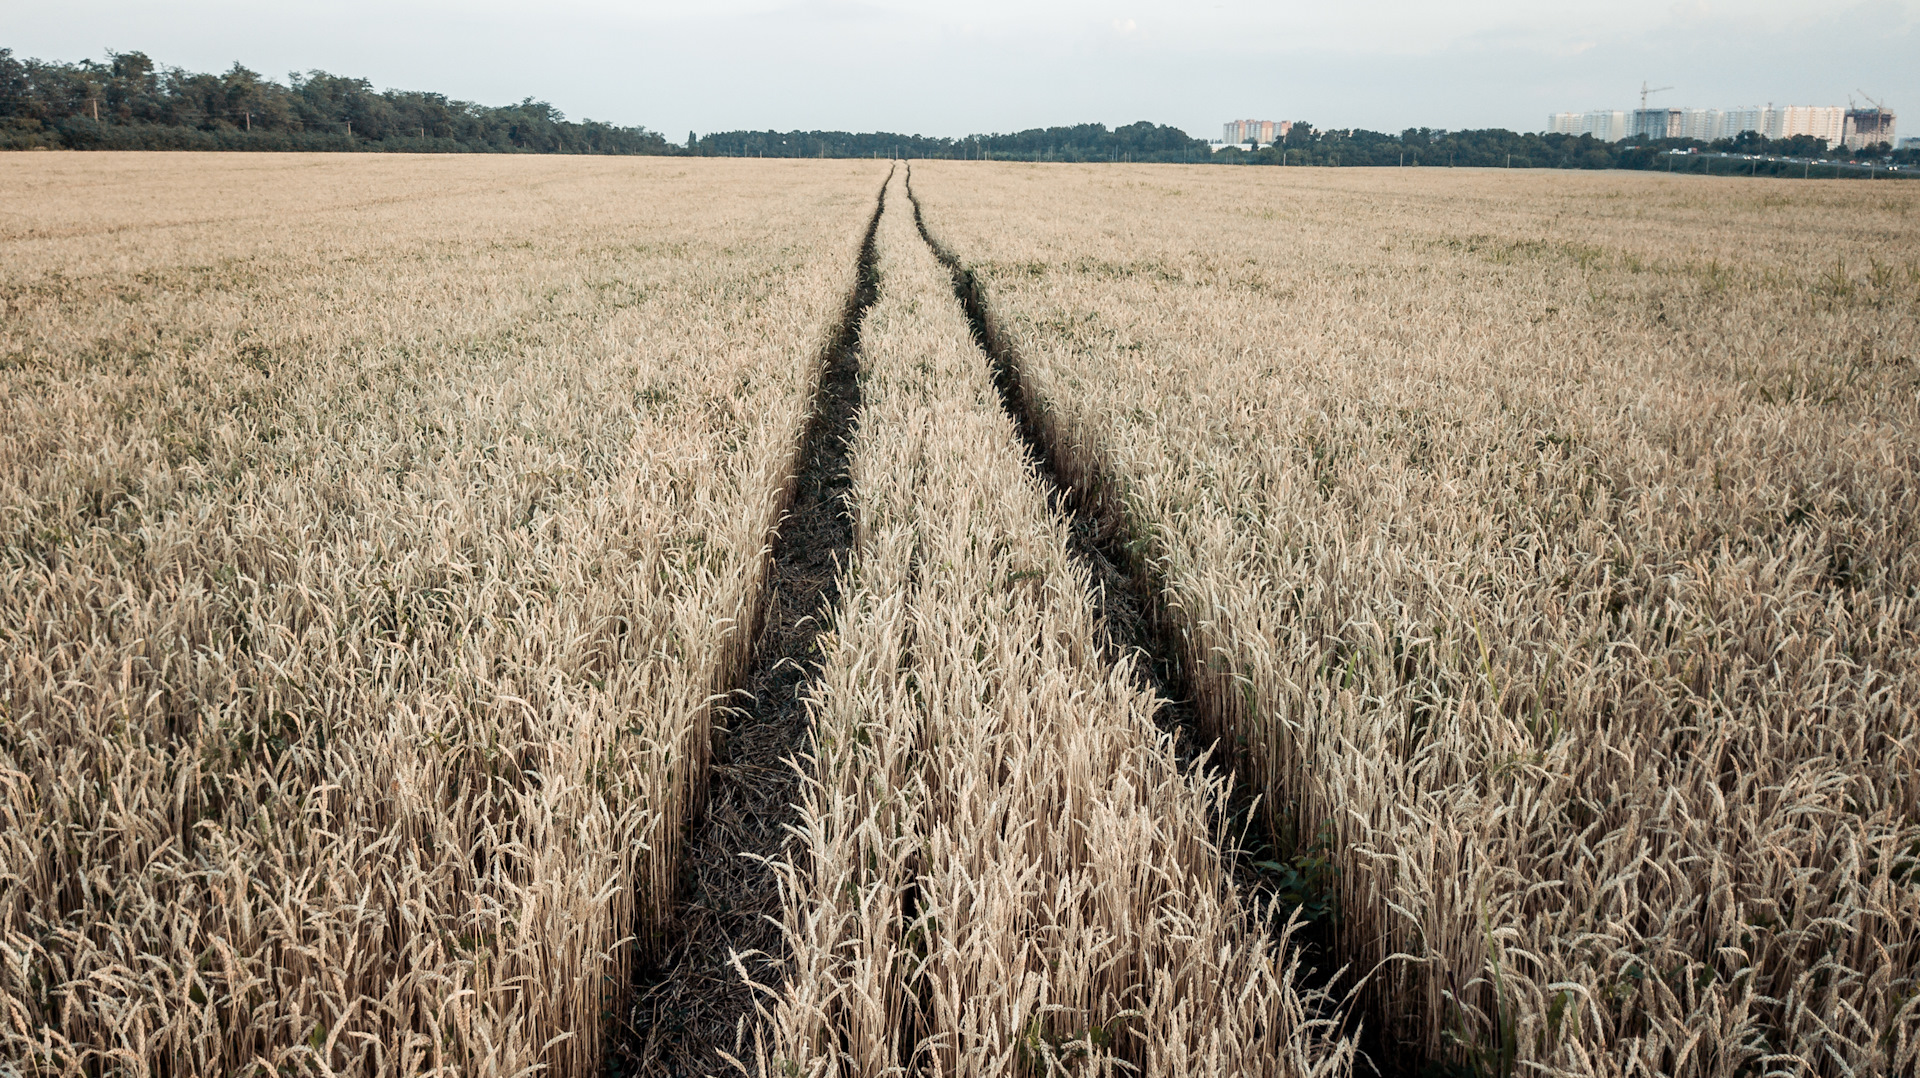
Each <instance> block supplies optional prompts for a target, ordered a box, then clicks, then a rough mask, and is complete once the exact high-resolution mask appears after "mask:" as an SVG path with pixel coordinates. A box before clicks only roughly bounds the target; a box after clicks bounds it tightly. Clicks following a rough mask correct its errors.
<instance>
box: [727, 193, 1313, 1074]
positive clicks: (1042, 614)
mask: <svg viewBox="0 0 1920 1078" xmlns="http://www.w3.org/2000/svg"><path fill="white" fill-rule="evenodd" d="M903 196H904V192H902V191H898V190H896V191H895V192H893V194H892V197H890V198H889V199H888V200H887V209H886V212H885V214H884V216H883V218H882V221H881V224H880V229H879V236H878V259H879V274H880V290H879V297H878V300H877V302H876V303H875V305H874V306H873V308H872V309H871V311H870V312H869V313H868V315H867V319H866V322H865V325H864V327H863V330H862V334H861V339H862V344H861V370H862V377H863V383H862V395H863V411H862V414H861V418H860V422H859V429H858V432H857V434H856V437H855V441H854V446H853V464H852V467H853V476H852V486H853V498H854V506H855V512H856V524H855V544H856V552H855V559H854V562H853V565H852V566H851V567H850V568H849V570H848V572H847V574H846V579H845V583H844V586H843V592H842V593H843V595H844V599H843V601H842V606H841V609H840V610H839V611H838V614H837V621H836V625H835V629H834V631H833V633H832V634H831V643H830V644H829V645H828V646H827V648H826V649H825V671H824V674H823V677H822V680H821V682H820V688H819V690H818V693H817V696H816V697H815V698H814V700H813V701H812V703H813V706H814V708H815V712H814V714H815V729H816V735H815V736H816V743H817V753H816V756H815V760H814V774H813V777H812V781H811V784H810V786H809V792H808V796H807V799H806V803H805V805H804V806H803V811H802V822H801V824H800V830H801V834H802V836H803V842H802V849H803V856H802V857H801V858H800V860H799V863H798V864H797V865H789V866H786V869H785V873H786V879H787V880H788V882H789V885H790V892H789V894H788V895H787V931H788V934H789V937H790V941H791V945H792V950H793V952H794V954H795V960H794V962H795V964H794V966H793V968H792V974H791V977H790V979H789V981H788V983H787V984H786V986H785V987H784V988H783V989H782V990H781V991H780V993H779V994H778V995H777V996H776V997H775V999H774V1001H773V1003H772V1004H771V1006H770V1009H771V1012H772V1014H773V1017H774V1029H773V1040H772V1044H771V1046H770V1051H771V1054H772V1060H769V1058H768V1057H767V1056H766V1055H765V1054H763V1055H762V1057H761V1059H760V1060H759V1065H760V1067H761V1069H762V1070H763V1071H768V1070H771V1071H773V1072H779V1071H780V1070H782V1069H786V1068H789V1067H797V1068H798V1072H799V1073H805V1074H868V1075H874V1074H884V1073H896V1072H898V1071H900V1070H901V1069H903V1068H905V1069H910V1070H914V1071H916V1072H920V1073H929V1074H976V1075H1004V1074H1008V1073H1019V1072H1035V1073H1038V1072H1043V1071H1047V1070H1049V1069H1050V1068H1053V1067H1063V1068H1065V1069H1066V1070H1068V1071H1071V1072H1074V1073H1113V1072H1115V1071H1116V1070H1117V1069H1118V1068H1119V1067H1120V1066H1121V1064H1123V1063H1124V1064H1130V1065H1132V1066H1136V1067H1139V1068H1142V1071H1143V1073H1147V1074H1155V1075H1162V1074H1195V1075H1198V1074H1333V1073H1344V1072H1345V1071H1346V1069H1347V1068H1348V1066H1349V1063H1350V1058H1351V1047H1350V1045H1349V1044H1348V1043H1346V1042H1344V1041H1341V1040H1338V1039H1336V1038H1334V1037H1333V1035H1332V1033H1331V1030H1330V1029H1329V1027H1328V1023H1326V1022H1325V1021H1323V1020H1321V1019H1318V1018H1316V1017H1314V1015H1313V1014H1312V1013H1311V1008H1310V1005H1311V1004H1313V1003H1314V1002H1315V1001H1314V1000H1312V999H1310V998H1309V997H1308V995H1307V994H1306V993H1305V992H1303V991H1302V990H1301V989H1299V988H1298V987H1296V986H1295V985H1294V983H1293V980H1294V972H1295V971H1294V963H1293V957H1292V956H1291V955H1290V952H1289V951H1288V949H1287V944H1286V937H1285V935H1284V934H1283V935H1281V936H1280V937H1279V938H1277V939H1274V938H1269V937H1268V936H1267V935H1266V934H1265V933H1264V932H1262V931H1261V930H1260V928H1261V926H1260V925H1259V924H1258V923H1257V922H1256V921H1255V920H1254V919H1253V918H1251V917H1249V915H1248V913H1247V911H1245V910H1244V909H1243V908H1242V907H1241V905H1240V901H1239V898H1238V896H1237V895H1236V893H1235V891H1234V888H1233V886H1232V884H1231V882H1230V880H1229V879H1228V877H1227V876H1226V874H1225V873H1224V872H1223V869H1222V860H1221V854H1220V850H1219V846H1218V843H1217V841H1216V837H1215V836H1214V834H1213V833H1212V825H1211V824H1210V823H1209V821H1210V819H1211V818H1212V815H1211V814H1212V813H1213V811H1214V810H1215V809H1216V808H1217V807H1218V802H1219V800H1220V798H1221V796H1222V793H1221V790H1220V788H1219V787H1218V786H1217V785H1215V784H1213V783H1211V782H1208V781H1205V780H1202V779H1200V778H1198V777H1197V776H1193V775H1188V774H1183V773H1182V772H1181V771H1180V769H1179V768H1178V767H1177V765H1176V763H1175V760H1174V758H1173V755H1172V752H1171V747H1170V744H1169V741H1168V739H1167V738H1166V737H1164V736H1163V735H1162V734H1161V733H1160V732H1159V730H1158V729H1157V728H1156V727H1155V725H1154V723H1153V719H1152V715H1153V710H1154V707H1155V702H1154V701H1153V699H1152V698H1151V697H1150V696H1149V695H1148V694H1146V693H1144V692H1143V691H1141V690H1140V689H1138V688H1136V687H1135V685H1134V683H1133V681H1132V680H1131V677H1130V674H1129V670H1128V668H1127V664H1126V663H1121V664H1119V665H1115V664H1112V663H1110V662H1109V661H1108V659H1107V658H1106V657H1105V654H1104V652H1103V649H1102V648H1101V646H1100V644H1099V640H1100V639H1101V636H1100V634H1101V632H1102V630H1101V628H1100V626H1099V625H1098V624H1097V623H1096V619H1095V615H1094V613H1093V610H1092V608H1091V606H1090V603H1089V599H1088V596H1087V588H1088V578H1087V574H1086V573H1085V572H1084V571H1083V570H1081V569H1080V568H1079V567H1077V566H1076V565H1075V564H1074V563H1073V562H1072V560H1071V559H1070V557H1069V555H1068V552H1067V547H1066V540H1065V534H1064V525H1063V522H1062V521H1061V520H1060V519H1058V518H1057V517H1056V516H1054V515H1053V514H1052V513H1050V511H1049V510H1048V507H1047V505H1046V501H1045V497H1044V495H1043V494H1042V492H1041V489H1040V487H1039V485H1038V482H1037V480H1036V478H1035V477H1034V475H1033V474H1032V473H1031V472H1030V471H1029V469H1028V467H1027V465H1026V464H1025V459H1024V457H1023V456H1022V450H1021V447H1020V444H1019V442H1018V440H1017V438H1016V436H1015V433H1014V428H1013V426H1012V424H1011V422H1010V421H1009V420H1008V418H1007V416H1006V415H1005V413H1004V412H1002V411H1001V409H1000V407H999V404H998V397H997V395H996V393H995V391H994V389H993V385H992V382H991V380H990V378H989V375H988V368H987V364H986V357H985V356H983V355H982V354H981V353H980V352H979V350H978V349H977V348H976V347H975V346H974V345H973V343H972V340H971V338H970V336H969V332H968V329H967V325H966V322H965V320H964V318H963V316H962V314H961V311H960V308H959V305H958V304H957V303H956V302H955V301H954V299H953V294H952V289H951V285H950V283H949V281H948V278H947V276H946V274H945V273H944V271H943V270H942V269H941V268H940V266H939V265H938V263H936V262H935V260H934V259H933V257H932V254H931V252H929V251H928V250H927V248H926V246H925V244H924V243H923V242H922V241H921V240H920V238H919V235H918V233H917V232H916V230H915V228H914V224H913V216H912V210H911V207H910V206H909V205H908V204H907V201H906V199H905V198H904V197H903ZM773 1064H777V1065H773ZM786 1072H787V1073H793V1070H791V1069H787V1070H786Z"/></svg>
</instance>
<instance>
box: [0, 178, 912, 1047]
mask: <svg viewBox="0 0 1920 1078" xmlns="http://www.w3.org/2000/svg"><path fill="white" fill-rule="evenodd" d="M43 160H44V158H43V159H40V160H35V159H28V160H24V161H23V160H20V159H17V158H16V159H12V160H4V161H0V186H4V188H5V189H6V190H7V191H8V192H9V193H10V194H11V195H12V196H14V197H12V198H10V199H9V205H10V206H14V207H20V206H26V207H29V208H30V209H31V211H32V212H31V213H28V214H24V215H17V216H9V217H8V218H7V219H6V221H5V223H4V225H0V228H4V233H0V244H4V246H5V250H6V258H5V267H6V268H5V270H4V271H3V272H4V278H3V279H0V289H4V292H0V296H3V297H4V302H5V323H4V330H3V331H0V356H3V357H4V358H3V359H0V397H3V398H4V407H0V507H3V508H0V544H3V545H4V551H5V554H4V558H5V560H4V566H3V567H0V568H3V571H4V577H0V647H3V648H4V652H5V659H4V680H0V685H3V686H4V688H0V693H3V694H4V695H0V813H4V820H5V830H4V844H3V845H0V991H3V992H4V1001H5V1006H6V1012H5V1014H4V1015H0V1046H4V1048H3V1049H0V1056H3V1057H4V1058H5V1059H8V1060H11V1061H12V1062H13V1063H14V1064H15V1065H18V1066H19V1067H21V1068H22V1069H25V1070H29V1071H32V1072H35V1073H46V1074H101V1073H116V1074H181V1075H183V1074H229V1073H232V1074H239V1073H249V1072H251V1073H312V1074H327V1073H369V1074H371V1073H408V1074H412V1073H422V1072H435V1073H446V1074H454V1073H459V1074H525V1073H534V1072H536V1071H538V1070H540V1069H541V1068H545V1069H546V1072H548V1073H571V1074H583V1073H588V1072H590V1071H592V1070H593V1069H594V1068H595V1067H596V1066H597V1061H598V1058H599V1055H600V1052H601V1041H602V1034H603V1030H604V1027H605V1026H606V1025H607V1023H608V1011H609V1009H610V999H611V998H612V997H614V996H617V995H618V993H619V991H620V989H621V987H622V985H623V984H624V981H625V977H626V970H627V968H628V966H629V964H630V962H631V961H632V957H631V956H632V955H633V954H634V952H635V948H636V946H637V948H638V950H639V952H640V953H641V954H642V955H644V953H645V952H646V951H647V949H648V948H650V947H652V946H655V945H656V944H657V941H656V940H654V939H653V937H654V936H656V935H657V934H658V933H660V932H662V931H664V930H665V927H666V919H667V917H668V915H669V914H670V912H671V905H672V902H673V898H674V896H673V893H672V886H673V881H674V879H675V878H676V875H677V869H676V865H675V863H674V862H675V857H676V851H677V847H678V844H679V842H680V836H681V828H682V824H683V822H684V818H685V817H686V815H687V812H688V806H689V805H690V804H691V803H693V802H694V801H695V800H697V797H698V786H699V784H700V782H701V781H702V779H703V771H702V769H703V766H704V764H703V761H704V759H705V755H706V752H707V746H708V735H707V725H708V722H709V714H708V713H709V709H710V706H711V704H710V697H711V696H712V694H713V693H714V692H715V691H716V690H717V689H724V688H725V687H726V686H727V684H728V683H729V682H730V680H731V676H732V675H731V673H730V670H731V668H732V667H733V666H734V665H736V664H737V663H738V662H739V661H740V658H741V652H742V650H743V648H744V643H743V641H744V640H745V638H746V634H745V632H744V630H743V628H742V626H743V623H744V622H745V621H747V620H750V618H751V616H752V613H753V611H752V603H753V601H754V600H755V597H756V592H755V582H756V580H757V579H758V577H759V575H760V573H761V572H762V562H763V560H764V552H765V550H766V543H767V538H768V535H769V532H770V528H771V527H772V526H773V524H774V523H775V521H776V519H777V516H778V513H779V509H780V505H779V499H780V497H781V496H782V491H783V490H784V489H785V485H786V483H787V481H788V479H789V475H788V471H789V469H790V467H791V458H792V452H793V447H794V445H795V443H796V442H797V439H798V436H799V429H800V426H801V424H802V423H803V421H804V419H805V415H806V411H807V407H808V403H809V400H810V395H811V382H812V380H813V378H814V377H815V376H816V369H817V354H818V351H819V349H820V347H821V344H822V340H823V338H824V337H825V335H826V334H827V333H828V332H829V331H830V330H831V328H832V326H833V324H834V322H835V320H836V319H837V317H838V315H839V311H840V307H841V305H842V304H843V303H844V302H845V300H846V297H847V294H848V292H849V289H850V288H851V287H852V282H853V276H854V270H855V253H856V250H857V248H858V245H859V238H860V228H861V225H862V224H863V223H864V221H865V219H866V217H867V216H868V214H870V212H871V204H872V199H873V194H874V190H875V189H876V188H877V187H878V184H879V181H880V174H876V173H875V170H874V168H873V166H871V165H870V164H861V165H854V164H846V165H830V166H826V167H815V166H788V167H785V168H782V167H779V166H772V167H766V166H739V167H734V168H729V167H726V166H724V165H723V166H721V167H720V168H712V167H709V168H706V169H703V170H700V171H699V172H697V173H695V172H691V171H689V170H688V169H686V168H684V167H678V166H675V165H674V164H673V163H671V162H658V161H654V162H648V161H641V162H627V161H619V162H616V161H609V160H590V161H583V160H573V161H554V160H515V159H482V160H479V161H469V160H446V161H433V160H415V161H406V162H402V161H394V162H362V161H356V160H352V159H347V158H327V157H286V158H282V157H252V156H235V157H219V156H210V157H205V158H194V157H188V158H184V159H183V158H181V157H174V156H167V155H156V156H140V155H124V156H123V155H103V156H98V157H96V156H84V157H67V156H65V155H61V157H60V159H59V161H58V162H57V164H53V165H47V164H43ZM636 937H637V944H636V943H635V942H633V941H635V940H636ZM0 1069H4V1068H3V1067H0Z"/></svg>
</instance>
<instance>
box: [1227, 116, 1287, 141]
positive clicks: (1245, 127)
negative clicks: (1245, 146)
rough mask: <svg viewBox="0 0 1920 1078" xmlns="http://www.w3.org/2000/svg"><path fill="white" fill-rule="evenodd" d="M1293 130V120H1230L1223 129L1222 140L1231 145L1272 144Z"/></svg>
mask: <svg viewBox="0 0 1920 1078" xmlns="http://www.w3.org/2000/svg"><path fill="white" fill-rule="evenodd" d="M1291 130H1293V121H1291V120H1229V121H1227V123H1226V125H1225V127H1224V128H1223V129H1222V131H1221V139H1220V141H1222V142H1224V143H1226V144H1227V145H1229V146H1238V145H1240V144H1242V143H1250V144H1252V145H1253V146H1256V147H1259V146H1271V145H1273V144H1274V143H1276V142H1278V141H1280V140H1281V139H1283V138H1286V137H1287V132H1289V131H1291Z"/></svg>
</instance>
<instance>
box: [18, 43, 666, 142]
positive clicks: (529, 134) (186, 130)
mask: <svg viewBox="0 0 1920 1078" xmlns="http://www.w3.org/2000/svg"><path fill="white" fill-rule="evenodd" d="M36 146H45V147H48V148H52V149H61V148H66V149H80V150H393V151H402V152H408V153H604V154H657V153H670V152H673V149H674V148H673V147H670V146H669V145H668V143H667V141H666V139H665V138H663V137H661V136H660V135H658V134H656V133H654V132H652V131H649V130H647V129H646V128H644V127H615V126H614V125H612V124H607V123H600V122H598V121H594V120H584V121H577V122H576V121H570V120H568V119H567V118H566V117H565V116H563V115H561V113H560V110H559V109H556V108H554V107H553V106H552V105H549V104H547V103H546V102H544V101H535V100H534V99H532V98H528V99H526V100H525V101H522V102H520V103H519V104H517V105H505V106H501V107H498V108H494V107H489V106H486V105H477V104H474V103H473V102H471V101H455V100H453V99H451V98H449V97H447V96H446V95H445V94H434V93H418V92H413V91H406V90H380V91H376V90H375V89H374V88H373V84H372V83H370V82H368V81H367V80H366V79H356V78H348V77H345V76H341V75H330V74H328V73H326V72H324V71H309V72H307V73H305V74H293V75H290V76H289V77H288V80H287V82H286V83H285V84H282V83H278V82H275V81H273V80H272V79H267V78H262V77H261V76H260V75H259V74H258V73H256V72H253V71H249V70H247V69H246V68H244V67H242V66H240V65H239V64H238V63H236V64H234V65H233V67H232V69H230V70H229V71H227V73H226V74H224V75H208V74H200V73H197V72H192V71H186V70H182V69H180V68H174V67H163V66H161V65H158V64H156V63H154V62H153V60H151V59H150V58H148V57H147V55H146V54H145V53H140V52H120V53H109V54H108V56H107V59H106V61H105V62H97V61H93V60H82V61H80V62H79V63H62V62H58V61H46V60H22V59H16V58H15V57H14V55H13V50H12V49H0V149H31V148H33V147H36Z"/></svg>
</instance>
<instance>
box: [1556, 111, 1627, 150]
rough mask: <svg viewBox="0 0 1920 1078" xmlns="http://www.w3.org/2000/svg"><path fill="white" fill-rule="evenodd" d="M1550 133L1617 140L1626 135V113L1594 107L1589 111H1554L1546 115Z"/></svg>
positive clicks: (1605, 140)
mask: <svg viewBox="0 0 1920 1078" xmlns="http://www.w3.org/2000/svg"><path fill="white" fill-rule="evenodd" d="M1547 133H1548V134H1550V135H1592V136H1593V137H1594V138H1597V139H1599V140H1600V141H1602V142H1619V141H1620V140H1621V139H1623V138H1626V137H1627V114H1626V113H1624V112H1622V111H1620V110H1619V109H1595V110H1593V111H1590V112H1556V113H1554V114H1553V115H1552V116H1549V117H1547Z"/></svg>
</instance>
